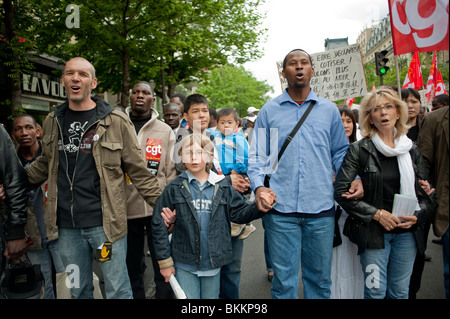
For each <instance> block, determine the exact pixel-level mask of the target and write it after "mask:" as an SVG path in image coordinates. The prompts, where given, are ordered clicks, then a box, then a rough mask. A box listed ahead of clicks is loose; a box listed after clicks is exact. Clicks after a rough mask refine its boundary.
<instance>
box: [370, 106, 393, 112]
mask: <svg viewBox="0 0 450 319" xmlns="http://www.w3.org/2000/svg"><path fill="white" fill-rule="evenodd" d="M394 108H395V105H392V104H386V105H385V106H376V107H374V108H373V110H372V113H380V112H381V110H383V109H385V110H386V111H388V112H389V111H392V110H393V109H394Z"/></svg>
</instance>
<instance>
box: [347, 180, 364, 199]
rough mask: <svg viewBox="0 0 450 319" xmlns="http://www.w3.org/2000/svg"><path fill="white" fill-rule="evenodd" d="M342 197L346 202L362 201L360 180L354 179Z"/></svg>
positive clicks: (362, 192) (362, 193)
mask: <svg viewBox="0 0 450 319" xmlns="http://www.w3.org/2000/svg"><path fill="white" fill-rule="evenodd" d="M342 197H344V198H347V199H348V200H358V199H362V198H363V197H364V187H363V184H362V181H361V178H357V179H355V180H354V181H353V182H352V184H351V185H350V188H349V189H348V191H347V192H346V193H345V194H342Z"/></svg>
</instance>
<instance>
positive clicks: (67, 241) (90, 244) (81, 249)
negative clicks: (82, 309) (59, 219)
mask: <svg viewBox="0 0 450 319" xmlns="http://www.w3.org/2000/svg"><path fill="white" fill-rule="evenodd" d="M106 241H108V239H107V237H106V235H105V232H104V231H103V226H98V227H89V228H59V250H60V254H61V258H62V261H63V263H64V266H65V267H66V271H67V276H68V278H69V280H71V279H72V281H71V282H72V287H71V288H70V293H71V295H72V298H76V299H78V298H79V299H93V298H94V286H93V284H92V280H93V278H92V262H93V255H92V254H93V252H94V253H95V252H96V250H97V248H99V247H100V246H101V245H103V244H104V243H105V242H106ZM111 247H112V249H111V250H112V255H111V260H109V261H105V262H100V267H101V269H102V273H103V277H104V281H105V294H106V298H107V299H132V298H133V293H132V290H131V285H130V279H129V277H128V271H127V264H126V256H127V236H124V237H122V238H120V239H118V240H116V241H115V242H113V243H112V246H111ZM71 270H73V271H71Z"/></svg>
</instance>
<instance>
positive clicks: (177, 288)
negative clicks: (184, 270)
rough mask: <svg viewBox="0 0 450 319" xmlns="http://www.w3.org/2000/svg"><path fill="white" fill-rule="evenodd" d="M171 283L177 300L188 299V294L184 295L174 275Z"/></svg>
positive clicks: (170, 280) (171, 276)
mask: <svg viewBox="0 0 450 319" xmlns="http://www.w3.org/2000/svg"><path fill="white" fill-rule="evenodd" d="M169 283H170V286H171V287H172V290H173V292H174V294H175V297H177V299H187V297H186V294H185V293H184V291H183V289H181V286H180V284H179V283H178V280H177V279H176V278H175V276H174V275H173V274H172V275H170V278H169Z"/></svg>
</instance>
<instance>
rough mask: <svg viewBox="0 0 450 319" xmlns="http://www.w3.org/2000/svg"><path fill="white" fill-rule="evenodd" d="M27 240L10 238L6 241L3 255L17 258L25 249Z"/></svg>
mask: <svg viewBox="0 0 450 319" xmlns="http://www.w3.org/2000/svg"><path fill="white" fill-rule="evenodd" d="M27 247H28V245H27V241H26V239H25V238H24V239H17V240H10V241H7V242H6V247H5V252H4V253H3V255H4V256H5V257H6V258H13V259H15V258H19V257H20V256H22V255H23V254H25V253H26V251H27Z"/></svg>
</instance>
